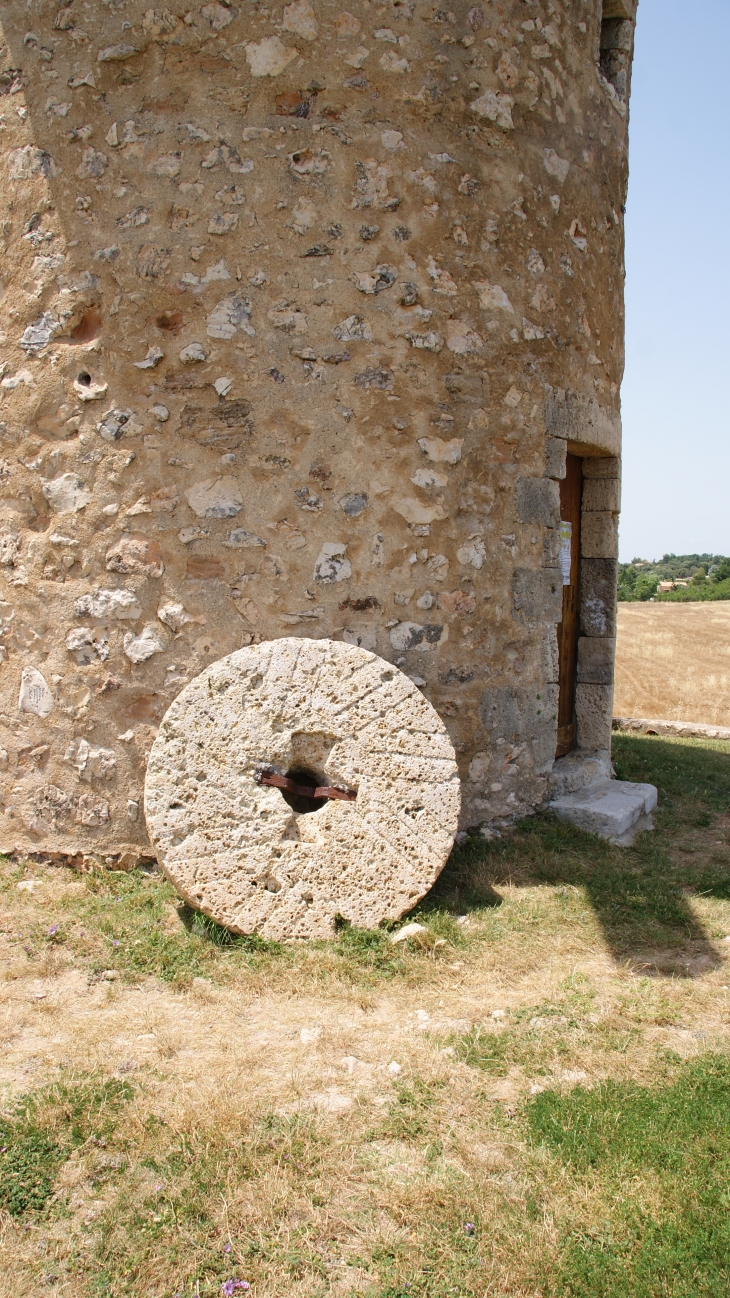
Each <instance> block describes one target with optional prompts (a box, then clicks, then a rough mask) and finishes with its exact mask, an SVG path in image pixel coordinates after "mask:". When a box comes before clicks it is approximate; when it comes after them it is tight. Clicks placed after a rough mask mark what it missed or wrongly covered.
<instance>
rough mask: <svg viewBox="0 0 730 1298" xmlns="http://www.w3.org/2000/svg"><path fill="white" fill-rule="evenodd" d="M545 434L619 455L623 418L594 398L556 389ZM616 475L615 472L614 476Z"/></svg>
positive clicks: (547, 406) (550, 400) (547, 411)
mask: <svg viewBox="0 0 730 1298" xmlns="http://www.w3.org/2000/svg"><path fill="white" fill-rule="evenodd" d="M545 431H546V432H547V433H549V434H550V435H551V436H552V437H565V438H567V439H568V441H571V442H578V443H579V444H580V445H581V446H584V447H585V448H586V450H588V449H590V450H591V451H593V450H594V449H595V451H598V452H599V453H600V452H601V451H603V452H604V456H605V457H606V458H608V457H609V456H611V457H613V456H617V455H618V454H619V453H620V450H621V416H620V415H619V414H618V412H617V411H614V410H611V408H610V407H609V406H604V405H601V404H600V403H599V402H598V401H596V399H595V398H594V397H583V396H580V395H579V394H578V393H577V392H571V391H562V390H561V389H559V388H556V389H555V390H554V391H553V393H552V394H551V395H550V396H549V397H548V400H547V402H546V404H545ZM610 476H611V477H615V476H616V472H615V470H614V472H613V473H611V475H610Z"/></svg>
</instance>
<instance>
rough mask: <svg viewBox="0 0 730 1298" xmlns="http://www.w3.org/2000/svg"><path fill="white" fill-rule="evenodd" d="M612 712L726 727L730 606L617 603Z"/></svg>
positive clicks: (729, 688) (729, 708) (729, 713)
mask: <svg viewBox="0 0 730 1298" xmlns="http://www.w3.org/2000/svg"><path fill="white" fill-rule="evenodd" d="M613 711H614V716H617V717H648V718H651V719H655V720H658V721H695V722H698V723H700V724H703V725H716V726H730V602H727V603H725V602H723V601H718V602H717V603H697V604H651V603H648V602H647V603H637V604H619V606H618V643H617V646H616V690H615V696H614V705H613Z"/></svg>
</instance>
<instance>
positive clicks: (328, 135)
mask: <svg viewBox="0 0 730 1298" xmlns="http://www.w3.org/2000/svg"><path fill="white" fill-rule="evenodd" d="M601 16H602V15H601V4H600V0H560V2H558V0H555V2H552V0H500V3H496V2H495V0H481V3H478V4H471V5H470V4H468V3H462V2H458V3H456V2H455V3H453V4H452V5H451V6H450V7H449V8H443V9H442V8H439V7H438V6H437V5H434V4H426V3H422V2H421V0H395V2H393V3H382V4H367V3H362V2H360V0H353V3H351V4H350V6H349V9H348V10H347V11H343V10H341V9H340V8H339V6H335V5H332V4H330V3H326V0H314V2H313V3H309V0H294V2H293V3H291V4H288V5H284V6H282V5H281V4H278V5H274V6H271V7H265V6H263V5H260V4H254V3H250V0H240V2H239V0H236V2H235V3H232V4H228V3H216V2H214V3H209V4H208V3H207V4H204V5H202V6H200V5H198V4H195V5H191V6H188V5H183V4H178V3H175V2H174V0H173V2H171V3H170V4H169V5H168V6H167V7H165V6H162V5H160V6H157V7H154V8H151V7H149V4H148V2H147V0H144V2H140V3H137V2H136V0H104V2H103V3H101V0H94V2H93V3H84V0H73V2H72V3H69V4H67V5H61V6H60V7H59V5H58V3H57V0H56V2H54V3H52V4H51V3H48V2H47V0H32V3H31V4H29V5H27V4H25V3H20V0H8V3H6V4H5V5H4V6H3V7H2V13H1V14H0V21H1V22H2V48H1V58H0V127H2V131H1V133H0V140H1V141H2V150H3V154H2V164H1V166H2V193H1V194H0V206H1V207H2V212H0V238H1V240H2V249H3V256H2V264H1V265H0V278H1V280H2V286H1V287H2V293H3V296H2V322H1V332H0V362H1V364H0V368H1V369H2V377H1V378H0V398H1V399H0V574H1V576H0V581H1V585H0V619H1V622H2V625H1V630H2V638H1V640H0V643H1V644H2V646H3V655H4V657H3V662H2V665H1V666H0V731H1V733H0V750H1V751H0V765H1V766H2V768H3V769H2V774H1V775H0V803H1V807H2V815H1V816H0V830H1V832H0V849H3V850H7V849H12V848H24V849H26V850H28V849H30V850H44V851H64V852H75V851H79V852H86V853H89V852H92V853H93V852H99V853H101V854H105V853H106V854H120V853H121V854H125V853H127V854H131V855H130V859H133V858H134V857H135V855H139V854H144V853H145V852H149V850H150V848H149V840H148V838H147V834H146V829H145V823H144V816H143V811H142V807H141V796H142V789H143V784H144V776H145V768H146V762H147V757H148V755H149V752H150V749H151V746H152V743H153V741H154V738H155V735H156V733H157V728H158V725H159V722H160V719H161V717H162V716H163V714H164V713H165V711H166V710H167V708H168V707H169V706H170V704H171V703H172V701H173V700H174V698H175V696H176V695H177V694H178V693H179V692H180V690H181V689H182V688H183V686H184V685H185V684H186V683H187V682H188V681H190V680H191V679H192V678H193V677H195V676H196V675H198V674H199V673H200V672H201V671H202V670H203V668H204V667H205V666H206V665H207V664H209V663H211V662H212V661H214V660H216V659H219V658H221V657H223V656H224V655H226V654H228V653H230V652H232V651H233V650H236V649H238V648H240V647H241V646H244V645H247V644H250V643H253V642H258V641H265V640H269V639H273V638H276V637H282V636H290V635H294V636H305V637H315V638H320V637H328V638H332V639H340V640H344V641H347V642H349V643H351V644H355V645H361V646H363V647H364V648H366V649H368V650H374V651H375V652H377V654H379V655H380V656H381V657H383V658H385V659H389V660H391V661H393V662H394V663H396V664H398V665H399V666H400V667H402V669H403V670H404V671H405V672H406V673H407V674H408V675H409V676H410V677H411V679H412V680H413V681H414V682H415V683H416V684H417V685H418V686H419V687H420V688H421V689H422V690H423V693H424V694H425V696H426V697H427V698H428V699H429V700H430V702H432V703H433V705H434V707H435V708H436V710H437V712H438V713H439V715H440V716H441V717H442V718H443V719H444V721H445V723H446V725H447V727H448V730H449V733H450V735H451V739H452V741H453V743H454V746H455V749H456V752H457V756H458V760H459V764H460V773H461V777H462V781H463V813H462V817H463V823H465V824H475V823H479V822H481V821H486V820H493V819H495V818H496V819H499V818H501V817H507V816H513V815H516V814H519V813H520V812H524V811H526V810H529V809H530V808H532V807H534V806H536V805H539V804H540V803H541V802H542V801H544V799H545V796H546V790H547V781H548V777H549V774H550V771H551V767H552V762H553V757H554V751H555V711H556V693H557V689H556V683H555V682H556V680H557V656H556V642H555V624H556V622H557V621H558V619H559V617H560V601H561V586H560V570H559V568H558V566H557V560H558V530H557V523H558V520H559V511H558V490H557V480H558V479H560V478H561V477H562V476H563V475H564V472H565V467H564V465H565V449H566V445H567V444H569V443H570V444H572V446H573V448H578V449H579V451H580V453H581V454H586V455H592V456H597V457H601V458H598V459H596V460H595V461H591V463H592V464H594V465H595V474H594V476H592V477H591V478H590V493H589V494H588V495H587V496H586V499H585V502H584V504H585V513H584V546H583V549H584V556H585V557H584V562H583V578H582V580H583V585H584V592H583V614H582V627H581V635H582V637H583V641H582V643H581V658H580V675H579V685H578V692H579V715H578V729H579V742H580V743H581V745H582V747H583V748H586V749H592V750H596V751H598V750H604V749H605V748H607V746H608V734H609V728H610V691H611V685H610V681H609V680H608V675H607V673H608V672H609V669H610V660H611V654H612V649H611V645H612V637H613V636H614V635H615V613H614V607H615V601H613V590H614V588H615V548H614V547H615V525H616V510H617V507H618V501H617V484H618V476H619V474H618V460H617V458H615V457H617V456H618V455H619V454H620V421H619V413H618V412H619V384H620V379H621V373H622V365H623V352H622V285H623V234H622V215H621V213H622V204H623V202H624V199H625V187H626V174H627V171H626V129H627V112H626V100H625V95H626V93H627V89H628V82H627V77H628V68H629V66H630V48H631V42H630V36H631V22H630V21H629V20H630V19H632V18H633V12H630V11H629V10H627V9H626V7H625V4H622V3H620V0H610V4H609V5H608V7H607V8H606V12H605V13H604V15H603V18H604V21H603V22H601ZM601 69H603V71H602V70H601ZM607 78H608V79H607ZM622 78H623V79H622ZM611 80H613V82H614V84H613V85H612V84H611ZM587 463H588V462H587ZM612 582H613V586H612ZM589 640H597V641H601V642H602V648H598V647H597V646H594V645H592V644H591V645H589V644H588V641H589Z"/></svg>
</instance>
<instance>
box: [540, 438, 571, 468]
mask: <svg viewBox="0 0 730 1298" xmlns="http://www.w3.org/2000/svg"><path fill="white" fill-rule="evenodd" d="M566 456H567V446H566V443H565V441H564V440H563V438H562V437H546V438H545V477H546V478H564V477H565V461H566Z"/></svg>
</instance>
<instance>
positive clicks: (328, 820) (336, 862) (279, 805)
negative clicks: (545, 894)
mask: <svg viewBox="0 0 730 1298" xmlns="http://www.w3.org/2000/svg"><path fill="white" fill-rule="evenodd" d="M265 768H270V769H273V770H275V771H277V772H278V773H279V774H281V775H287V774H289V775H290V777H292V778H298V780H299V782H300V783H306V782H307V779H308V778H309V779H310V780H311V779H314V780H315V781H316V783H317V784H319V785H323V786H327V785H329V786H335V787H337V786H339V787H344V788H348V789H354V790H356V792H357V798H356V800H355V801H351V802H346V801H336V800H331V801H327V800H324V801H322V800H320V801H318V802H317V803H313V807H312V809H311V810H310V809H309V808H308V807H307V810H298V809H296V807H293V806H292V805H290V804H289V803H288V802H287V801H286V800H285V798H284V795H283V793H282V791H281V790H279V789H278V788H274V787H270V786H266V785H262V784H260V783H259V782H258V779H257V775H258V774H259V773H260V771H261V770H262V769H265ZM296 806H300V804H299V803H298V804H296ZM459 807H460V792H459V778H458V773H457V768H456V762H455V754H454V749H453V746H452V745H451V742H450V740H449V737H448V735H447V733H446V729H445V727H444V724H443V722H442V721H441V720H440V718H439V716H438V714H437V713H436V711H435V710H434V709H433V708H432V707H431V705H430V704H429V703H428V702H427V701H426V700H425V699H424V698H423V696H422V695H421V694H420V693H419V691H418V690H417V689H416V687H415V686H414V685H413V684H412V682H411V681H409V680H408V679H407V677H405V676H404V675H403V674H402V673H401V672H399V671H398V669H397V668H395V667H393V666H391V665H390V664H389V663H387V662H385V661H384V660H383V659H382V658H378V657H377V656H376V655H375V654H372V653H369V652H367V651H366V650H364V649H361V648H358V647H357V646H355V645H351V644H341V643H337V642H335V641H331V640H317V641H308V640H296V639H282V640H273V641H269V642H268V643H266V644H262V645H256V646H250V647H248V648H245V649H240V650H238V651H237V652H236V653H233V654H230V655H229V656H228V657H226V658H222V659H221V660H220V661H219V662H217V663H214V664H213V666H211V667H209V668H207V669H206V670H205V671H203V672H202V673H201V675H200V676H198V677H196V679H195V680H193V681H192V682H191V683H190V684H189V685H188V686H187V687H186V688H185V689H184V690H183V691H182V693H181V694H180V695H179V696H178V697H177V699H176V700H175V702H174V703H173V704H172V706H171V707H170V709H169V710H168V712H167V713H166V715H165V717H164V719H163V722H162V725H161V727H160V731H159V733H158V736H157V738H156V740H155V742H154V745H153V747H152V752H151V754H150V759H149V763H148V768H147V780H146V786H145V814H146V818H147V828H148V832H149V835H150V838H151V841H152V843H153V845H154V847H155V849H156V851H157V854H158V859H159V861H160V864H161V866H162V869H163V870H164V872H165V874H166V875H167V876H168V878H169V879H170V880H171V881H172V883H173V884H174V885H175V887H176V888H177V889H178V891H179V892H180V894H181V895H182V896H183V897H184V898H185V900H186V901H187V902H188V903H189V904H190V905H192V906H195V907H196V908H197V909H199V910H202V911H203V912H204V913H205V914H207V915H210V916H211V918H213V919H215V920H216V922H217V923H220V924H223V925H225V926H226V927H227V928H230V929H232V930H233V931H234V932H237V933H253V932H258V933H260V934H261V935H262V936H263V937H267V938H283V939H287V938H310V937H326V936H328V935H330V934H331V933H332V932H333V931H334V925H335V917H336V916H338V915H341V916H342V917H343V918H345V919H347V920H350V921H351V922H352V923H353V924H358V925H361V926H363V927H366V928H371V927H375V926H376V925H377V924H379V923H381V922H382V921H383V920H385V919H397V918H398V917H399V916H400V915H402V914H403V913H404V912H405V911H407V910H409V909H410V908H411V907H412V906H414V905H415V903H416V902H417V901H418V900H419V898H420V897H422V896H423V895H424V893H425V892H426V891H427V890H428V889H429V888H430V887H431V885H432V884H433V882H434V880H435V879H436V878H437V876H438V874H439V872H440V870H441V868H442V866H443V864H444V862H445V861H446V858H447V856H448V854H449V852H450V850H451V846H452V842H453V837H454V834H455V832H456V828H457V824H458V817H459Z"/></svg>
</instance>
